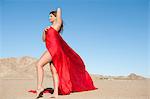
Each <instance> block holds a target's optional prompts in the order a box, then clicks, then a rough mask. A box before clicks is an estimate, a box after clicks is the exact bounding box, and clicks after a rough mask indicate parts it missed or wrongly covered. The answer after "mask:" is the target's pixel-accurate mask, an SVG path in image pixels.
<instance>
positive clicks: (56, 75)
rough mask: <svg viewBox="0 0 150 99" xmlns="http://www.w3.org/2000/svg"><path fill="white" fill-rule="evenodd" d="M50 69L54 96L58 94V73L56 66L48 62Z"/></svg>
mask: <svg viewBox="0 0 150 99" xmlns="http://www.w3.org/2000/svg"><path fill="white" fill-rule="evenodd" d="M50 69H51V72H52V76H53V85H54V93H53V95H54V96H53V97H54V98H56V97H57V96H58V83H59V79H58V74H57V71H56V68H55V66H54V64H53V63H51V64H50Z"/></svg>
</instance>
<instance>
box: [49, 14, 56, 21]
mask: <svg viewBox="0 0 150 99" xmlns="http://www.w3.org/2000/svg"><path fill="white" fill-rule="evenodd" d="M55 19H56V17H55V16H54V15H53V14H50V15H49V20H50V22H54V21H55Z"/></svg>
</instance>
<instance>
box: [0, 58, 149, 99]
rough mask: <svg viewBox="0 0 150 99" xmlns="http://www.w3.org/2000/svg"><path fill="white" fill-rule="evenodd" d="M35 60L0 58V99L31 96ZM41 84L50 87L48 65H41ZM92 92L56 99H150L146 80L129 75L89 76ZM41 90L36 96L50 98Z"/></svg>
mask: <svg viewBox="0 0 150 99" xmlns="http://www.w3.org/2000/svg"><path fill="white" fill-rule="evenodd" d="M35 64H36V59H35V58H31V57H21V58H5V59H0V99H35V94H33V93H30V92H28V90H30V89H36V85H37V82H36V79H37V78H36V71H35V70H36V69H35ZM44 70H45V76H44V82H43V86H44V87H45V88H53V82H52V77H51V73H50V70H49V67H48V66H45V67H44ZM91 77H92V79H93V82H94V85H95V86H96V87H97V88H98V89H97V90H93V91H84V92H75V93H71V94H70V95H59V97H58V98H57V99H150V79H148V78H144V77H142V76H138V75H136V74H133V73H132V74H130V75H128V76H127V77H123V76H119V77H114V76H102V75H92V74H91ZM50 96H51V94H50V93H45V94H44V95H43V97H42V98H40V99H52V98H50Z"/></svg>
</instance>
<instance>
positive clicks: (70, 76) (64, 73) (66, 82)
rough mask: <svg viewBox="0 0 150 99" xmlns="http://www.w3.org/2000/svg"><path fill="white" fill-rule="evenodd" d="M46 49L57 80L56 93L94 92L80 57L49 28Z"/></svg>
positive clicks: (57, 33)
mask: <svg viewBox="0 0 150 99" xmlns="http://www.w3.org/2000/svg"><path fill="white" fill-rule="evenodd" d="M45 40H46V48H47V50H48V51H49V53H50V55H51V56H52V62H53V64H54V66H55V68H56V70H57V73H58V78H59V86H58V93H59V94H62V95H66V94H70V93H71V92H80V91H88V90H95V89H97V88H95V86H94V84H93V81H92V79H91V77H90V75H89V73H88V72H87V71H86V68H85V64H84V62H83V61H82V59H81V57H80V56H79V55H78V54H77V53H76V52H75V51H74V50H73V49H72V48H71V47H69V45H68V44H67V43H66V42H65V41H64V40H63V38H62V37H61V36H60V34H59V32H57V31H56V30H55V29H54V28H53V27H50V28H49V29H48V30H47V32H46V38H45Z"/></svg>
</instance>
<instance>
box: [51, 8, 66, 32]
mask: <svg viewBox="0 0 150 99" xmlns="http://www.w3.org/2000/svg"><path fill="white" fill-rule="evenodd" d="M50 14H53V15H54V16H55V17H56V15H57V10H53V11H51V12H50V13H49V15H50ZM63 28H64V25H63V20H62V24H61V27H60V29H59V31H58V32H59V33H61V32H62V31H63Z"/></svg>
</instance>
